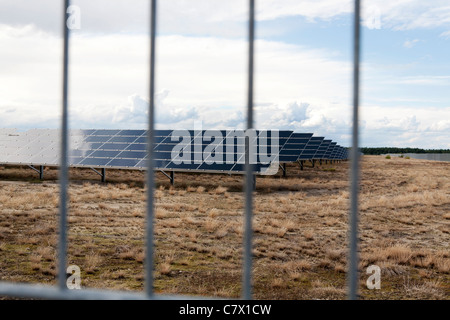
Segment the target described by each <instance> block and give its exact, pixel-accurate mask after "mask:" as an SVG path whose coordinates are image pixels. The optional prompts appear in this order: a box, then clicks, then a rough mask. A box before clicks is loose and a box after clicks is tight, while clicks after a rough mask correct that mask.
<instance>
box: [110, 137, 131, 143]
mask: <svg viewBox="0 0 450 320" xmlns="http://www.w3.org/2000/svg"><path fill="white" fill-rule="evenodd" d="M137 138H138V137H134V136H115V137H112V138H111V139H109V141H108V142H124V143H132V142H134V141H136V139H137Z"/></svg>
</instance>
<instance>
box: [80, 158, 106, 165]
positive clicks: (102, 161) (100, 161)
mask: <svg viewBox="0 0 450 320" xmlns="http://www.w3.org/2000/svg"><path fill="white" fill-rule="evenodd" d="M110 161H111V159H108V158H84V159H83V160H82V161H81V162H79V163H78V164H80V165H83V166H98V167H101V166H106V164H107V163H108V162H110Z"/></svg>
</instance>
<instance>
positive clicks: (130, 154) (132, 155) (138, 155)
mask: <svg viewBox="0 0 450 320" xmlns="http://www.w3.org/2000/svg"><path fill="white" fill-rule="evenodd" d="M146 154H147V153H146V152H142V151H123V152H121V153H120V154H119V155H118V157H119V158H127V159H144V157H145V155H146Z"/></svg>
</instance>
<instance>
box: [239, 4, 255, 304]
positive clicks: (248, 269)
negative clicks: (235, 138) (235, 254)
mask: <svg viewBox="0 0 450 320" xmlns="http://www.w3.org/2000/svg"><path fill="white" fill-rule="evenodd" d="M248 27H249V34H248V43H249V52H248V101H247V130H251V129H253V73H254V59H253V57H254V41H255V0H249V26H248ZM249 152H250V147H249V148H246V153H247V155H248V153H249ZM248 159H250V157H249V158H248ZM252 211H253V168H252V164H251V163H250V161H248V162H247V161H246V164H245V213H244V214H245V218H244V222H245V226H244V270H243V279H242V298H243V299H247V300H249V299H251V298H252Z"/></svg>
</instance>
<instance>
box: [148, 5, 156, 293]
mask: <svg viewBox="0 0 450 320" xmlns="http://www.w3.org/2000/svg"><path fill="white" fill-rule="evenodd" d="M156 14H157V12H156V0H151V2H150V78H149V108H148V134H147V154H148V163H147V221H146V231H145V234H146V249H147V252H146V256H145V257H146V259H145V293H146V295H147V297H149V298H151V297H153V281H154V279H153V267H154V259H153V258H154V243H153V242H154V239H153V237H154V235H153V232H154V225H153V224H154V188H155V173H154V172H153V168H154V163H153V162H154V161H153V143H154V130H155V60H156V57H155V55H156V50H155V43H156Z"/></svg>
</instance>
